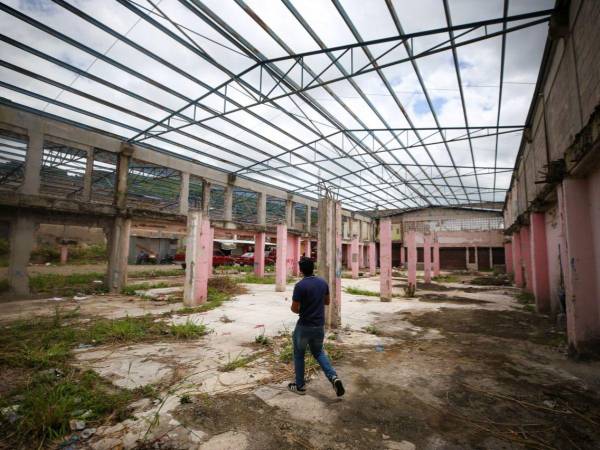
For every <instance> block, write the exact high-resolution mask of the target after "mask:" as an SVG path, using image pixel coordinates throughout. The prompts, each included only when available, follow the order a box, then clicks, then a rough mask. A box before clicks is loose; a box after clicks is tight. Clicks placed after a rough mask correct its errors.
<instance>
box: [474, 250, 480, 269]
mask: <svg viewBox="0 0 600 450" xmlns="http://www.w3.org/2000/svg"><path fill="white" fill-rule="evenodd" d="M473 253H475V270H479V252H478V251H477V247H474V248H473Z"/></svg>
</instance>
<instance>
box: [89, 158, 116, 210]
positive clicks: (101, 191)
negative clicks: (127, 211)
mask: <svg viewBox="0 0 600 450" xmlns="http://www.w3.org/2000/svg"><path fill="white" fill-rule="evenodd" d="M116 183H117V155H116V154H115V153H111V152H107V151H105V150H98V149H96V150H94V168H93V170H92V200H93V201H97V202H101V203H110V204H112V203H113V201H114V198H115V186H116Z"/></svg>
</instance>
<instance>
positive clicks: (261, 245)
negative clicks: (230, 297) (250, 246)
mask: <svg viewBox="0 0 600 450" xmlns="http://www.w3.org/2000/svg"><path fill="white" fill-rule="evenodd" d="M265 240H266V234H265V233H256V234H255V235H254V275H256V276H257V277H260V278H262V277H264V276H265Z"/></svg>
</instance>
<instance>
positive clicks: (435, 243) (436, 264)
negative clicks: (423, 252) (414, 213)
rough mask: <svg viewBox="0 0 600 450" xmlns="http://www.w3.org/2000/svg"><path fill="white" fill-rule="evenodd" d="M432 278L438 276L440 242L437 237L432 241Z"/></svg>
mask: <svg viewBox="0 0 600 450" xmlns="http://www.w3.org/2000/svg"><path fill="white" fill-rule="evenodd" d="M433 276H434V277H439V276H440V241H439V240H438V238H437V236H436V237H435V238H434V241H433Z"/></svg>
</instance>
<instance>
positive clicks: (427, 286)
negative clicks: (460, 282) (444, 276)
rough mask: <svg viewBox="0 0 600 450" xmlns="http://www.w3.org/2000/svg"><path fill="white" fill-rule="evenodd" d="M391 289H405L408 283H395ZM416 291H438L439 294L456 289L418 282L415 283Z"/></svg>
mask: <svg viewBox="0 0 600 450" xmlns="http://www.w3.org/2000/svg"><path fill="white" fill-rule="evenodd" d="M393 287H397V288H403V289H406V288H407V287H408V283H396V284H394V285H393ZM417 289H422V290H424V291H440V292H443V291H453V290H456V288H450V287H447V286H444V285H442V284H437V283H423V282H419V281H417Z"/></svg>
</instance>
